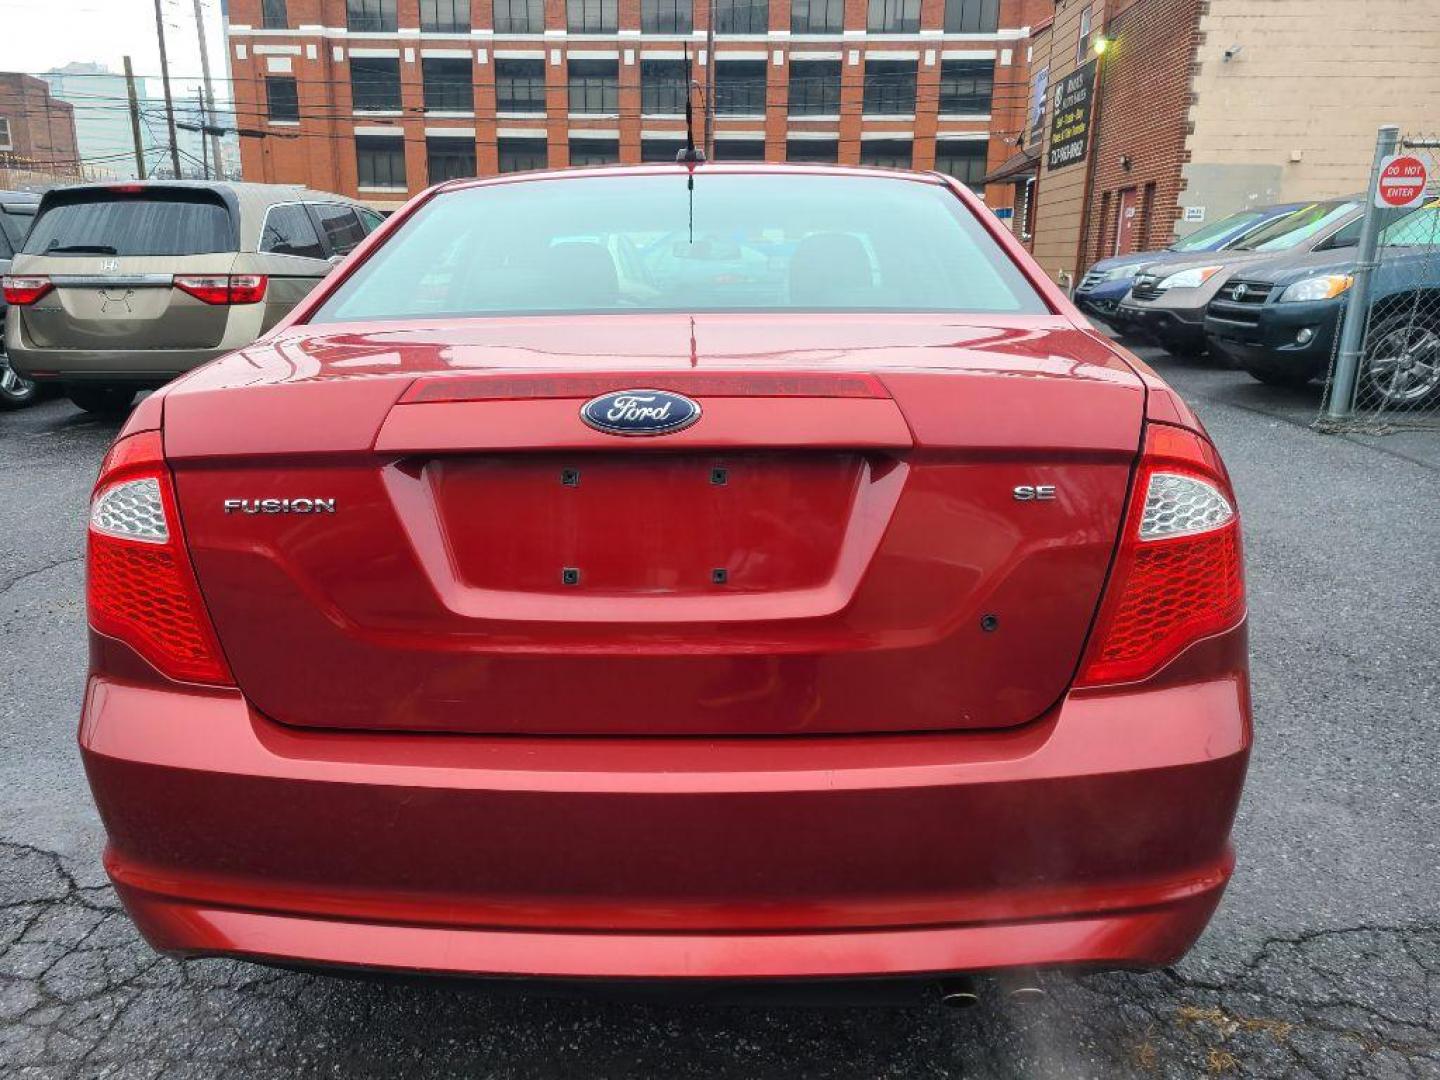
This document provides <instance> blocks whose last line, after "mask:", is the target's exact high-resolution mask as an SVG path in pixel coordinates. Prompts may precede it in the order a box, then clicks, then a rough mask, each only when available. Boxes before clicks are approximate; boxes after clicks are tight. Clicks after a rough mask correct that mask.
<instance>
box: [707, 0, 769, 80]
mask: <svg viewBox="0 0 1440 1080" xmlns="http://www.w3.org/2000/svg"><path fill="white" fill-rule="evenodd" d="M715 32H716V33H717V34H768V33H769V32H770V0H715ZM716 78H719V72H718V70H717V72H716Z"/></svg>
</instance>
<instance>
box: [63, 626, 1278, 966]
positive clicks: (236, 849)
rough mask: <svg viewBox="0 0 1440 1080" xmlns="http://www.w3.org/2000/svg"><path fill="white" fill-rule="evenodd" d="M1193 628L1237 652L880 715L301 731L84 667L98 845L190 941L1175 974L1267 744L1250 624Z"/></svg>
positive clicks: (443, 962)
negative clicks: (1051, 699)
mask: <svg viewBox="0 0 1440 1080" xmlns="http://www.w3.org/2000/svg"><path fill="white" fill-rule="evenodd" d="M1197 650H1198V651H1209V652H1211V653H1212V654H1213V653H1214V652H1215V651H1217V650H1218V651H1223V652H1225V653H1234V654H1236V655H1238V656H1239V657H1241V658H1242V659H1241V660H1240V666H1238V667H1237V668H1236V669H1235V670H1236V672H1237V673H1236V674H1233V675H1229V676H1226V677H1223V678H1216V677H1214V676H1213V675H1211V676H1209V677H1206V678H1203V679H1197V680H1196V681H1193V682H1187V681H1183V679H1182V680H1177V681H1172V682H1170V683H1168V684H1166V685H1164V686H1150V685H1149V684H1146V685H1147V688H1146V689H1144V690H1133V689H1132V690H1128V691H1127V690H1119V691H1114V692H1109V691H1107V692H1104V693H1099V692H1090V693H1086V694H1072V695H1071V696H1070V697H1069V698H1067V699H1066V700H1065V701H1064V702H1063V703H1062V704H1061V705H1060V706H1059V707H1058V708H1056V709H1055V710H1053V711H1052V713H1051V714H1049V715H1048V716H1047V717H1045V718H1043V719H1042V720H1039V721H1036V722H1035V723H1033V724H1029V725H1025V726H1024V727H1023V728H1020V729H1012V730H1007V731H999V732H971V733H964V734H955V735H916V736H895V735H890V736H880V737H831V738H774V739H674V738H672V739H617V738H594V739H583V738H518V737H509V738H506V737H478V736H438V735H385V734H349V733H337V732H323V731H299V730H296V729H291V728H285V727H282V726H280V725H277V724H275V723H273V722H271V721H268V720H266V719H264V718H263V717H260V716H258V715H256V714H255V713H254V712H253V711H252V710H251V709H250V708H249V706H248V705H247V704H246V702H245V701H244V700H243V699H242V698H241V697H240V696H239V695H237V694H233V693H222V692H203V691H199V690H185V689H181V688H179V687H171V688H156V687H151V686H140V685H135V684H131V683H125V682H120V681H115V680H111V679H107V678H103V677H100V676H92V678H91V680H90V684H89V687H88V692H87V695H86V702H85V708H84V714H83V717H82V723H81V732H80V744H81V749H82V753H83V757H84V761H85V768H86V771H87V773H88V775H89V778H90V783H91V787H92V789H93V791H94V793H95V797H96V801H97V803H98V805H99V808H100V812H101V815H102V817H103V819H104V822H105V826H106V829H107V832H108V835H109V845H108V848H107V852H106V867H107V869H108V871H109V873H110V875H111V878H112V880H113V881H114V882H115V884H116V887H117V889H118V891H119V893H120V896H121V899H122V900H123V902H124V904H125V906H126V908H127V909H128V911H129V912H130V914H131V916H132V917H133V918H134V919H135V922H136V923H137V925H138V926H139V927H140V929H141V931H142V933H143V934H144V935H145V937H146V938H147V939H148V940H149V941H150V942H151V943H152V944H153V945H154V946H155V947H156V948H159V949H162V950H166V951H170V952H176V953H182V954H225V955H233V956H240V957H247V958H251V959H260V960H269V961H278V962H284V963H291V964H307V965H308V964H313V965H344V966H354V967H361V968H372V969H390V970H403V971H421V972H433V973H452V974H472V975H509V976H527V977H536V978H589V977H595V978H613V979H646V978H695V979H765V978H831V977H835V978H839V977H861V976H907V975H924V974H932V973H941V972H956V971H978V970H989V969H997V968H1006V967H1014V966H1027V967H1028V966H1056V965H1084V966H1106V967H1110V966H1123V967H1153V966H1159V965H1164V964H1169V963H1172V962H1174V961H1175V960H1176V959H1178V958H1179V957H1180V956H1181V955H1183V953H1184V952H1185V951H1186V950H1187V949H1188V948H1189V947H1190V945H1191V944H1192V943H1193V942H1194V940H1195V938H1196V937H1197V936H1198V935H1199V933H1200V932H1201V930H1202V929H1203V928H1204V925H1205V923H1206V921H1207V920H1208V918H1209V916H1210V914H1211V912H1212V911H1213V910H1214V907H1215V905H1216V903H1217V902H1218V901H1219V898H1220V894H1221V892H1222V890H1223V888H1224V885H1225V882H1226V881H1227V879H1228V877H1229V874H1230V869H1231V865H1232V861H1233V856H1232V852H1231V848H1230V843H1229V833H1230V825H1231V821H1232V819H1233V815H1234V812H1235V807H1236V804H1237V803H1238V800H1239V795H1240V788H1241V784H1242V781H1243V777H1244V772H1245V765H1246V759H1247V756H1248V750H1249V743H1250V723H1249V703H1248V690H1247V687H1246V682H1245V677H1244V675H1243V650H1244V630H1243V627H1240V628H1237V629H1236V630H1233V631H1231V632H1229V633H1227V634H1224V635H1221V636H1219V637H1217V638H1214V639H1211V640H1210V641H1209V642H1206V643H1202V644H1201V645H1197V646H1196V647H1195V648H1194V649H1192V650H1191V651H1192V653H1194V652H1196V651H1197ZM1187 655H1188V654H1187ZM1185 662H1186V657H1184V656H1182V657H1181V658H1180V659H1179V660H1177V661H1176V662H1175V663H1174V664H1172V665H1171V668H1172V669H1183V665H1184V664H1185ZM1207 670H1209V671H1211V672H1213V671H1214V670H1215V667H1214V664H1213V662H1212V663H1209V664H1208V665H1207Z"/></svg>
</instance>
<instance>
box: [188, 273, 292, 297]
mask: <svg viewBox="0 0 1440 1080" xmlns="http://www.w3.org/2000/svg"><path fill="white" fill-rule="evenodd" d="M174 284H175V288H177V289H179V290H180V291H181V292H185V293H189V294H190V295H191V296H193V297H195V299H197V300H202V301H204V302H205V303H207V304H258V303H259V302H260V301H261V300H264V299H265V287H266V285H268V284H269V279H268V278H266V276H265V275H264V274H176V275H175V278H174Z"/></svg>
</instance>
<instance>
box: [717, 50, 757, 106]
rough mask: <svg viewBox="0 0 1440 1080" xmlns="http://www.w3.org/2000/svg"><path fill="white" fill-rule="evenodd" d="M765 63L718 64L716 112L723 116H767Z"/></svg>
mask: <svg viewBox="0 0 1440 1080" xmlns="http://www.w3.org/2000/svg"><path fill="white" fill-rule="evenodd" d="M765 72H766V67H765V61H764V60H725V59H723V55H722V57H721V58H717V59H716V61H715V112H716V114H717V115H719V116H764V115H765Z"/></svg>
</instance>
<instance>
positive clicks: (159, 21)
mask: <svg viewBox="0 0 1440 1080" xmlns="http://www.w3.org/2000/svg"><path fill="white" fill-rule="evenodd" d="M155 37H156V39H157V40H159V42H160V81H161V82H162V83H163V84H164V85H165V127H166V128H167V129H168V130H169V132H170V164H171V165H172V166H173V167H174V169H175V179H176V180H179V179H180V144H179V143H178V142H177V141H176V139H175V99H174V98H172V97H171V96H170V62H169V61H168V60H167V59H166V58H165V14H164V12H162V11H161V10H160V0H155Z"/></svg>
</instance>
